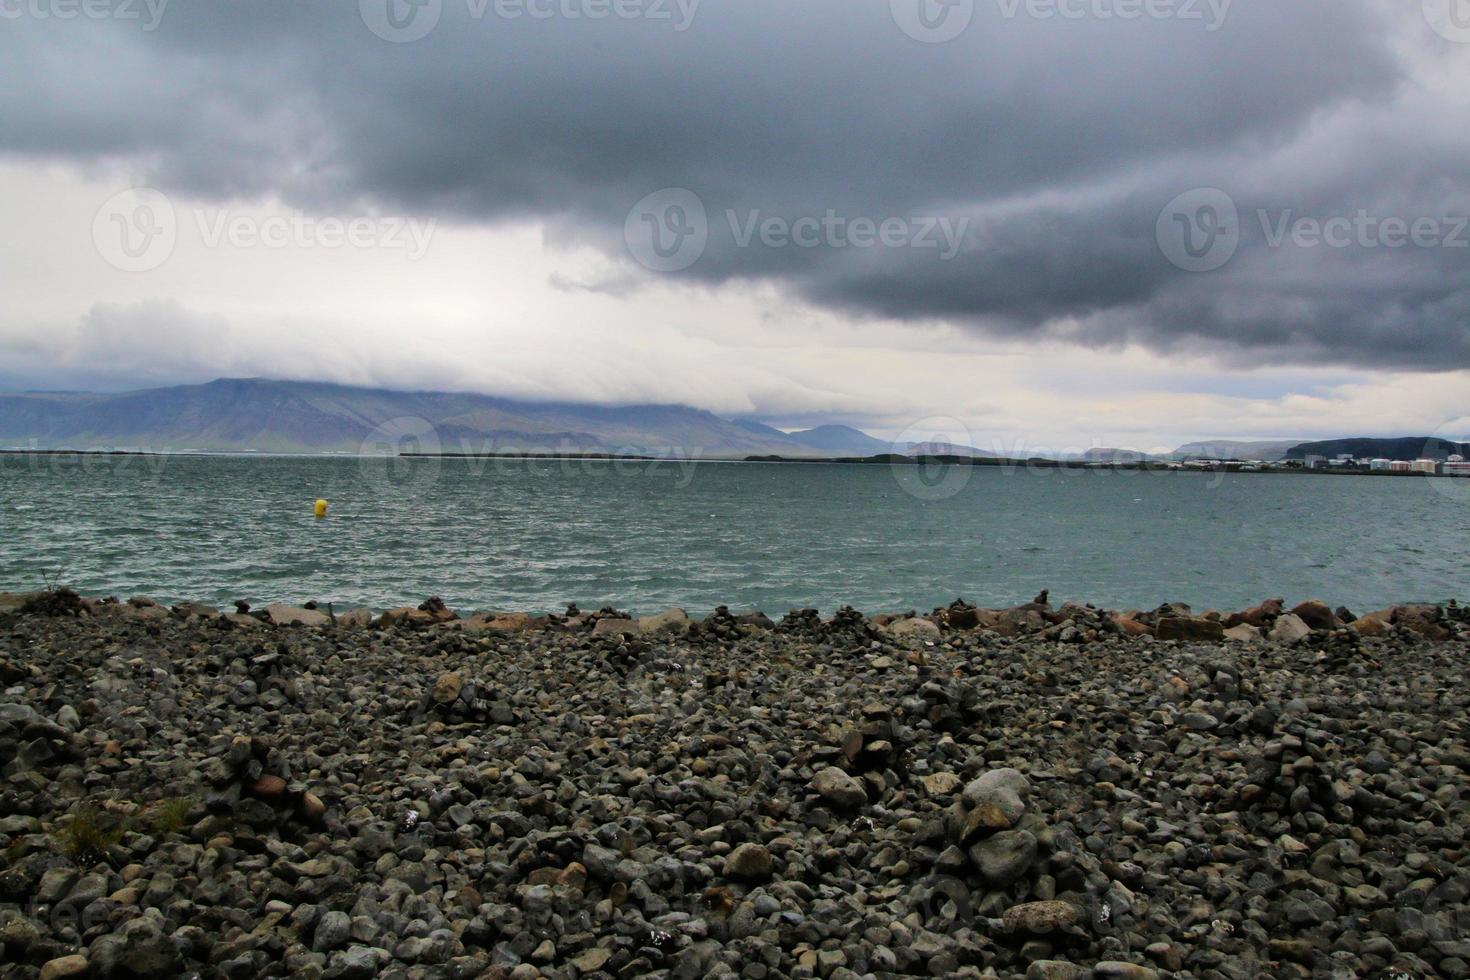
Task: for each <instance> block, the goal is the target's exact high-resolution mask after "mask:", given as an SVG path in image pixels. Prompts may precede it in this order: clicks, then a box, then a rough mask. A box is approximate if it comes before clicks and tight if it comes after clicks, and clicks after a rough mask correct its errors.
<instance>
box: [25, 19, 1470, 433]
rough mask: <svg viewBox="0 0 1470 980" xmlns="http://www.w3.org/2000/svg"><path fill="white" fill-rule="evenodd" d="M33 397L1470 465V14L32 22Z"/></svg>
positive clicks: (29, 222)
mask: <svg viewBox="0 0 1470 980" xmlns="http://www.w3.org/2000/svg"><path fill="white" fill-rule="evenodd" d="M0 64H3V65H5V66H6V69H7V70H6V72H5V78H6V83H5V84H4V85H3V86H0V202H3V204H4V213H5V215H6V216H7V217H8V219H9V220H8V221H7V222H5V224H4V225H3V226H0V295H3V297H4V300H5V302H4V303H3V304H0V388H3V389H10V390H14V389H34V388H48V389H55V388H65V389H98V390H121V389H129V388H139V387H150V386H155V385H163V384H176V383H193V382H200V381H206V380H210V379H213V378H215V377H221V376H230V377H240V376H266V377H274V378H284V379H313V380H329V381H337V382H344V383H351V384H366V385H375V386H384V387H395V388H422V389H438V390H473V391H481V392H486V393H491V394H496V395H504V396H510V397H519V398H528V399H538V400H563V401H584V402H598V403H616V404H633V403H683V404H689V405H694V406H696V407H700V408H705V409H709V410H711V411H715V412H718V413H720V414H722V415H726V416H730V417H742V418H752V419H759V420H762V421H766V422H769V423H771V424H775V425H778V426H782V427H786V428H794V427H804V426H810V425H817V424H824V423H830V422H844V423H849V424H854V425H858V426H860V427H863V428H865V429H867V430H868V431H870V432H873V433H875V434H877V435H880V436H883V437H886V438H896V437H902V436H903V435H904V434H911V435H913V434H918V435H922V436H923V437H924V438H929V437H935V436H939V435H941V434H942V435H943V436H945V437H947V438H949V439H952V440H955V441H964V442H966V443H967V444H970V445H976V446H981V447H984V448H990V447H992V446H994V445H1003V446H1006V447H1008V448H1027V447H1029V448H1036V447H1046V448H1051V449H1062V448H1087V447H1090V446H1127V447H1131V448H1140V449H1155V448H1172V447H1173V446H1176V445H1179V444H1181V443H1183V442H1187V441H1192V440H1199V439H1223V438H1239V439H1295V438H1316V437H1330V436H1337V435H1398V434H1402V435H1424V434H1438V435H1446V436H1451V437H1456V438H1458V437H1463V436H1465V435H1467V434H1470V227H1467V225H1470V217H1467V216H1470V0H802V2H800V3H791V2H789V0H781V2H777V0H355V2H335V3H302V2H299V0H252V2H250V3H240V2H238V0H190V2H189V3H187V4H185V3H184V2H182V0H173V2H169V0H0Z"/></svg>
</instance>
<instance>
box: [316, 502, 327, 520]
mask: <svg viewBox="0 0 1470 980" xmlns="http://www.w3.org/2000/svg"><path fill="white" fill-rule="evenodd" d="M316 516H317V517H326V516H327V502H326V501H325V500H318V501H317V502H316Z"/></svg>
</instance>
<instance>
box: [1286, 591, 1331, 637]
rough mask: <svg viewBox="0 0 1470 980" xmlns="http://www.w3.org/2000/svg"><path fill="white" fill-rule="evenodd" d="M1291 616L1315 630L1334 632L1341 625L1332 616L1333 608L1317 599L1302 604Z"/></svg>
mask: <svg viewBox="0 0 1470 980" xmlns="http://www.w3.org/2000/svg"><path fill="white" fill-rule="evenodd" d="M1291 614H1292V615H1293V616H1295V617H1296V618H1297V619H1300V620H1301V621H1302V622H1304V623H1306V624H1307V626H1308V627H1310V628H1311V629H1314V630H1334V629H1337V627H1338V626H1339V625H1341V624H1340V623H1338V621H1337V617H1336V616H1334V615H1333V614H1332V608H1331V607H1330V606H1328V605H1327V603H1325V602H1322V601H1320V600H1317V599H1312V600H1309V601H1307V602H1304V603H1302V604H1301V605H1299V606H1297V607H1296V608H1295V609H1293V610H1292V611H1291Z"/></svg>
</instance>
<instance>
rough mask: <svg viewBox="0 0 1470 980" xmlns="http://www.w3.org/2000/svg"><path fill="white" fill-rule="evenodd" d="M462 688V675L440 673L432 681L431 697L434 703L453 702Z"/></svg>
mask: <svg viewBox="0 0 1470 980" xmlns="http://www.w3.org/2000/svg"><path fill="white" fill-rule="evenodd" d="M463 690H464V677H462V676H461V675H459V674H441V675H440V676H439V679H438V680H437V681H435V682H434V691H433V694H432V697H433V698H434V703H435V704H453V703H454V702H455V701H456V700H458V698H459V695H460V692H461V691H463Z"/></svg>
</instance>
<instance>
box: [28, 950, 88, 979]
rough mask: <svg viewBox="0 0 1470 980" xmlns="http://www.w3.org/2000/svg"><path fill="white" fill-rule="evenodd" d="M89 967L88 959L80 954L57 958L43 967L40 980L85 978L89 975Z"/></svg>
mask: <svg viewBox="0 0 1470 980" xmlns="http://www.w3.org/2000/svg"><path fill="white" fill-rule="evenodd" d="M89 966H90V964H88V962H87V958H86V957H85V956H82V955H81V954H79V953H74V954H72V955H71V956H61V957H57V958H56V959H54V960H49V961H47V962H46V963H45V964H43V965H42V966H41V978H40V980H68V978H72V977H84V976H86V975H87V970H88V969H89Z"/></svg>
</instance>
